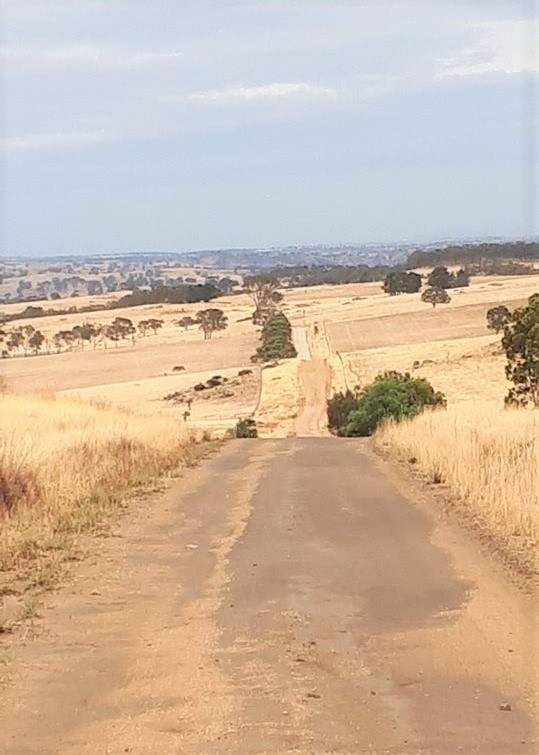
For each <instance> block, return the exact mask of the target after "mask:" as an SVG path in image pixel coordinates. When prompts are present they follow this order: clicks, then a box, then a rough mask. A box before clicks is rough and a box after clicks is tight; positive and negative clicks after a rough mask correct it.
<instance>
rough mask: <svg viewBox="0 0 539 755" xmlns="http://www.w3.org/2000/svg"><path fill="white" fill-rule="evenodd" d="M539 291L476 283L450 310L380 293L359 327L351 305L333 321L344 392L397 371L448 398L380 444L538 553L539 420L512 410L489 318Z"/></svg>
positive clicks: (529, 283) (513, 282) (528, 283)
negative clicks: (504, 306) (419, 379)
mask: <svg viewBox="0 0 539 755" xmlns="http://www.w3.org/2000/svg"><path fill="white" fill-rule="evenodd" d="M538 288H539V281H538V280H537V278H536V277H535V276H529V277H522V278H509V279H503V278H499V279H496V280H492V279H488V280H485V279H476V280H475V281H474V280H473V281H472V285H471V286H470V288H469V289H466V290H465V291H464V292H463V293H462V294H456V295H455V294H453V296H454V299H453V302H452V303H451V304H450V305H449V306H447V307H446V309H445V310H443V312H438V311H430V310H424V309H421V308H420V302H419V301H415V299H417V298H418V297H417V296H416V295H410V296H400V297H393V298H391V297H383V296H380V295H378V294H373V295H371V297H369V298H368V299H367V300H364V299H362V300H360V301H359V302H358V303H357V308H356V311H355V317H354V318H353V321H351V320H352V318H351V317H350V311H349V310H348V309H347V308H344V309H343V315H344V316H343V315H341V317H340V318H339V319H338V320H337V319H336V318H334V317H330V318H328V320H326V323H327V328H326V329H327V332H328V336H329V340H330V343H331V346H332V350H333V356H332V358H331V359H330V364H331V365H332V367H333V376H334V389H335V390H342V388H343V387H344V386H343V382H345V384H346V385H347V386H348V387H353V386H355V385H360V386H362V385H366V384H368V383H369V382H371V381H372V380H373V379H374V378H375V377H376V375H378V374H379V373H380V372H383V371H384V370H388V369H394V370H399V371H401V372H407V371H408V372H411V373H412V374H415V375H417V376H420V377H424V378H426V379H427V380H429V381H430V382H431V383H432V385H433V386H434V387H435V388H436V390H441V391H443V392H444V393H445V394H446V396H447V399H448V404H449V407H448V409H447V411H440V412H435V413H431V412H429V413H427V414H424V415H422V416H420V417H418V418H417V419H415V420H412V421H409V422H404V423H402V424H401V425H390V426H388V427H386V428H384V429H383V430H380V431H379V432H378V434H377V442H378V443H379V444H381V445H383V446H384V447H385V449H386V450H387V451H389V452H390V453H392V454H394V455H396V456H398V457H400V458H402V459H403V460H405V461H408V460H409V459H414V460H415V465H416V468H417V469H418V470H420V471H421V472H422V473H423V474H424V475H425V476H426V477H427V478H428V479H429V480H430V481H431V482H432V481H443V483H444V484H445V485H446V486H447V488H446V489H447V490H448V491H450V493H452V494H453V496H454V498H455V500H459V501H461V502H462V504H463V505H464V506H465V507H466V508H467V510H468V512H469V514H470V516H472V517H477V518H479V519H480V520H481V521H482V523H483V525H484V526H486V527H487V528H488V529H489V530H490V531H491V532H493V533H495V534H497V535H500V536H502V537H503V538H506V539H507V538H509V539H512V538H514V536H515V535H516V536H519V537H517V540H514V543H515V544H516V543H517V541H518V544H519V545H521V544H522V543H525V544H526V545H528V546H532V547H533V546H534V545H535V544H536V543H537V541H538V537H539V535H538V530H539V418H538V415H537V412H534V411H517V410H505V409H504V408H503V399H504V396H505V395H506V394H507V390H508V387H509V384H508V383H507V381H506V378H505V374H504V365H505V358H504V355H503V353H502V349H501V346H500V336H495V335H492V334H489V332H488V331H487V329H486V321H485V315H486V311H487V309H489V308H490V307H491V306H494V305H496V304H501V303H503V304H507V305H509V306H510V307H514V306H515V305H516V304H517V303H522V302H524V301H525V299H526V298H527V297H529V296H530V295H531V294H533V293H534V292H535V291H537V289H538ZM343 306H344V302H341V307H343ZM423 306H424V305H423ZM337 352H339V353H340V357H339V356H337Z"/></svg>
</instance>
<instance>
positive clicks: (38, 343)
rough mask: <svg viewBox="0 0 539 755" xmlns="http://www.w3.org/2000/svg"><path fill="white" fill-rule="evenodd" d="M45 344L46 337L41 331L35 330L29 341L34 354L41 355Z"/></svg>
mask: <svg viewBox="0 0 539 755" xmlns="http://www.w3.org/2000/svg"><path fill="white" fill-rule="evenodd" d="M44 342H45V336H44V335H43V333H42V332H41V331H40V330H34V332H33V333H32V335H31V336H30V338H29V339H28V346H29V347H30V348H31V349H32V351H33V352H34V354H36V355H37V354H39V352H40V351H41V347H42V346H43V344H44Z"/></svg>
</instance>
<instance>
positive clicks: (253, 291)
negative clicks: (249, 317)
mask: <svg viewBox="0 0 539 755" xmlns="http://www.w3.org/2000/svg"><path fill="white" fill-rule="evenodd" d="M244 288H245V292H246V293H247V294H248V295H249V296H250V297H251V299H252V301H253V304H254V305H255V311H254V313H253V322H254V323H255V324H256V325H263V324H264V322H265V320H267V318H268V317H269V316H270V315H271V314H272V313H273V312H274V311H275V309H276V308H277V305H278V304H279V303H280V302H281V301H282V300H283V295H282V293H281V292H280V291H279V289H280V288H281V282H280V281H279V279H278V278H274V277H273V276H271V275H252V276H247V277H246V278H245V279H244Z"/></svg>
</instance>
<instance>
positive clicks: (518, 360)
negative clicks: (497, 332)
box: [502, 294, 539, 407]
mask: <svg viewBox="0 0 539 755" xmlns="http://www.w3.org/2000/svg"><path fill="white" fill-rule="evenodd" d="M502 346H503V349H504V351H505V356H506V357H507V366H506V368H505V374H506V376H507V379H508V380H510V381H511V382H512V383H513V388H511V390H510V391H509V393H508V394H507V396H506V399H505V402H506V404H507V405H514V406H527V405H529V404H531V405H532V406H535V407H537V406H539V294H534V295H533V296H531V297H530V298H529V299H528V304H527V306H525V307H521V308H520V309H516V310H515V311H514V312H513V315H512V318H511V321H510V322H508V323H507V324H506V326H505V328H504V334H503V338H502Z"/></svg>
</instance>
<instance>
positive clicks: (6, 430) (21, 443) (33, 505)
mask: <svg viewBox="0 0 539 755" xmlns="http://www.w3.org/2000/svg"><path fill="white" fill-rule="evenodd" d="M0 413H1V415H2V428H1V432H0V518H1V528H0V571H1V572H4V574H5V576H6V573H7V575H8V576H10V579H12V578H13V576H14V575H17V576H19V577H26V578H27V579H29V580H30V582H31V583H33V584H34V585H41V586H47V584H48V583H49V582H50V581H53V580H54V577H55V570H56V568H57V566H58V564H59V563H60V562H61V560H62V559H64V558H65V557H66V556H69V555H70V554H72V553H73V549H74V547H75V546H76V539H77V536H78V535H80V534H82V533H84V532H91V531H94V530H96V529H97V528H99V526H100V525H101V523H102V522H103V520H104V518H105V517H106V516H107V515H108V514H109V513H110V512H111V511H113V510H114V509H116V508H118V507H120V506H122V504H123V502H124V500H125V498H126V495H127V494H128V493H129V492H130V491H133V490H142V489H143V488H144V486H146V485H148V484H149V483H150V482H152V481H153V480H155V479H156V478H157V477H159V476H161V475H163V474H165V473H167V472H172V471H173V470H176V469H178V467H179V466H181V465H182V464H186V463H189V462H190V461H192V460H193V459H194V454H195V453H196V451H195V449H194V444H193V442H192V441H193V440H194V439H193V438H192V437H191V435H190V433H189V432H188V431H187V429H186V428H185V426H184V425H182V424H180V423H178V422H176V421H174V420H172V419H169V418H166V417H161V416H155V417H150V416H139V415H136V414H132V413H127V412H124V411H120V410H118V409H112V408H109V407H107V406H99V405H90V404H84V403H81V402H78V401H73V400H67V399H55V398H54V397H52V398H45V397H39V396H29V395H26V396H25V395H16V394H4V395H2V396H0ZM30 567H31V568H30ZM0 586H1V585H0Z"/></svg>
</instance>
